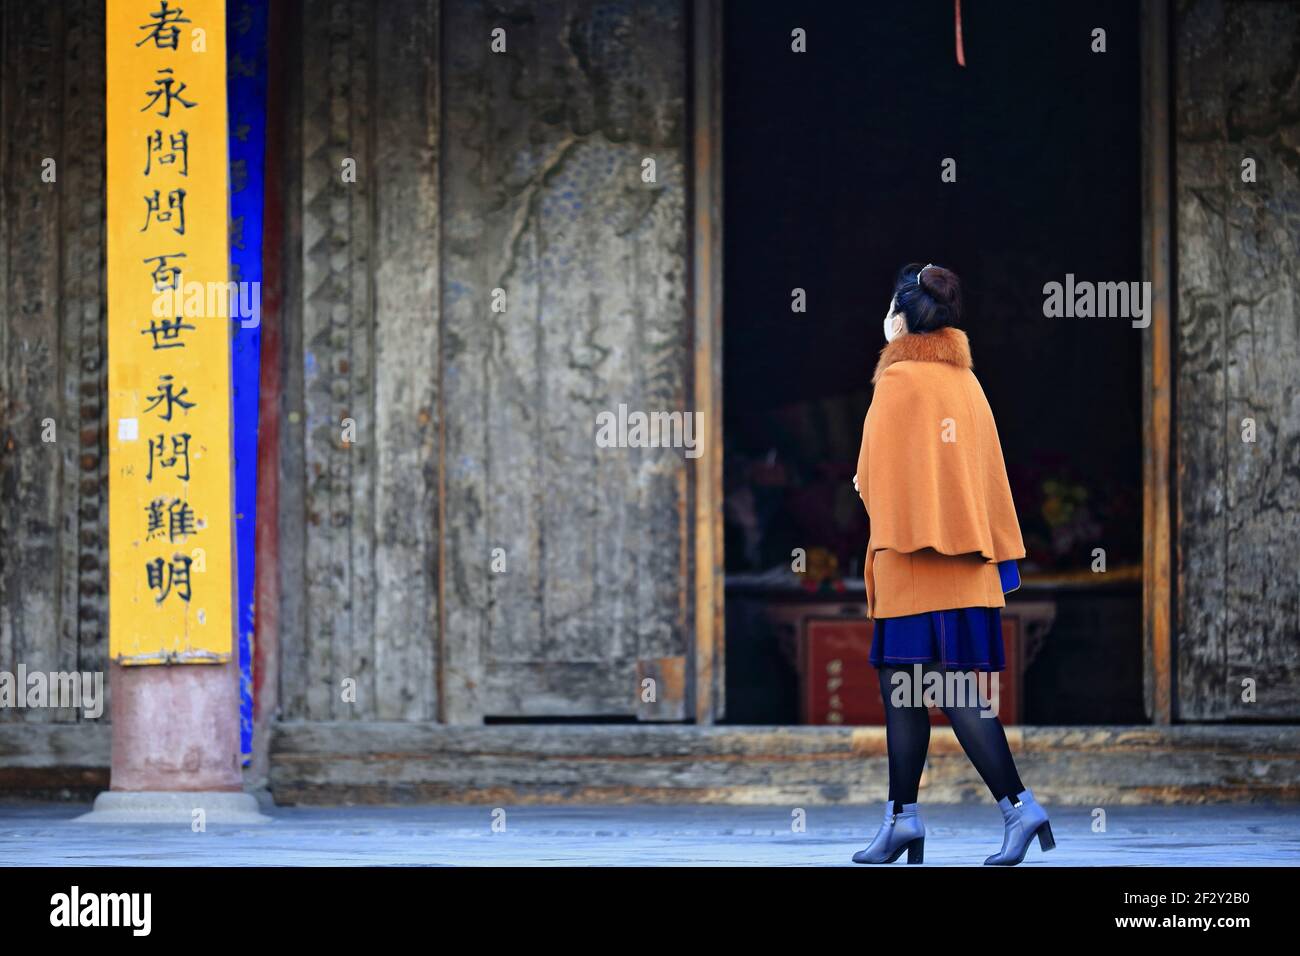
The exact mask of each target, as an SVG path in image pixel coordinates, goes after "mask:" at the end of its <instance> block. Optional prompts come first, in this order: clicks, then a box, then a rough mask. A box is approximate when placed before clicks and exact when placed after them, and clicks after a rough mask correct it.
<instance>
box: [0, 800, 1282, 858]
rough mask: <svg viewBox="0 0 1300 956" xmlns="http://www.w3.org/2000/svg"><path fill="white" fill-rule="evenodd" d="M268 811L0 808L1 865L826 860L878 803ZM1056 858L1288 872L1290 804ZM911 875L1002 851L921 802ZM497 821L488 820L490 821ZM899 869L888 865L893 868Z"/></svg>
mask: <svg viewBox="0 0 1300 956" xmlns="http://www.w3.org/2000/svg"><path fill="white" fill-rule="evenodd" d="M494 809H495V808H493V807H487V806H420V807H346V808H320V807H280V808H275V809H271V810H268V811H265V812H268V813H269V814H270V815H271V816H272V817H273V818H274V819H273V822H272V823H269V824H266V825H263V826H251V827H217V826H213V827H210V828H209V829H208V831H207V832H205V833H193V832H191V831H190V829H189V827H188V826H177V827H173V826H167V825H157V824H155V825H152V826H91V825H87V824H81V823H73V822H71V821H72V818H73V817H75V816H77V815H79V814H81V813H84V812H86V811H87V810H89V805H86V804H70V803H46V804H0V866H12V865H20V866H51V865H63V866H97V865H125V866H133V865H152V866H205V865H222V866H279V865H294V866H320V865H332V866H352V865H376V864H377V865H396V866H439V865H456V866H482V865H493V866H538V865H541V866H603V865H669V866H696V865H723V866H809V865H816V866H840V865H849V866H852V864H851V863H850V862H849V858H850V857H851V856H852V854H853V853H854V851H856V850H858V849H861V848H862V847H863V846H865V845H866V844H867V842H868V841H869V839H870V837H871V835H872V834H873V833H874V832H875V829H876V826H877V825H878V824H879V821H880V817H881V814H882V812H883V806H881V807H877V806H871V807H846V806H831V807H817V806H812V807H808V808H806V810H807V830H806V832H804V833H795V832H792V831H791V820H792V817H791V811H792V809H794V808H792V807H755V806H717V805H710V806H699V805H678V806H658V805H653V806H645V805H640V806H512V807H505V808H504V809H505V824H506V827H505V831H504V832H499V833H494V832H493V831H492V820H493V810H494ZM1047 809H1048V812H1049V813H1051V815H1052V831H1053V833H1054V834H1055V836H1056V849H1055V850H1053V851H1051V852H1050V853H1046V854H1044V853H1042V852H1041V851H1040V850H1039V849H1038V845H1037V843H1036V842H1035V843H1034V845H1033V846H1032V847H1031V848H1030V850H1029V853H1028V855H1027V856H1026V857H1025V863H1024V864H1022V866H1025V865H1028V866H1198V867H1204V866H1241V865H1284V866H1295V865H1300V807H1295V806H1287V805H1283V806H1267V805H1203V806H1177V807H1170V806H1148V807H1131V806H1115V807H1111V808H1107V819H1106V832H1104V833H1094V832H1093V831H1092V808H1089V807H1052V806H1050V805H1048V806H1047ZM922 813H923V814H924V817H925V822H926V827H927V831H928V832H927V837H926V846H925V865H927V866H970V865H976V866H978V865H981V864H982V863H983V860H984V858H985V857H986V856H987V855H988V854H990V853H992V852H994V851H995V850H997V849H998V847H999V845H1000V844H1001V841H1002V818H1001V815H1000V814H999V813H998V810H997V808H996V807H995V806H994V805H993V804H992V803H991V802H990V803H988V804H969V805H967V804H959V805H931V806H926V805H924V804H923V805H922ZM498 816H499V814H498ZM894 865H895V866H899V867H903V866H905V864H904V863H903V861H902V860H900V861H899V862H898V863H895V864H894Z"/></svg>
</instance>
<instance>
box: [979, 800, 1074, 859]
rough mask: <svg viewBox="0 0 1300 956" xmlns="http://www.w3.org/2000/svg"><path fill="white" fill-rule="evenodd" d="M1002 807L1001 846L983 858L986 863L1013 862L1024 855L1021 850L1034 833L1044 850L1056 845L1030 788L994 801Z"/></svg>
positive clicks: (1043, 812) (1044, 813)
mask: <svg viewBox="0 0 1300 956" xmlns="http://www.w3.org/2000/svg"><path fill="white" fill-rule="evenodd" d="M998 808H999V809H1000V810H1001V811H1002V822H1003V825H1004V830H1003V834H1002V849H1001V850H999V851H998V852H997V853H994V854H993V855H992V856H991V857H989V858H988V859H987V860H985V861H984V863H985V864H986V865H988V866H1015V865H1016V864H1018V863H1019V862H1020V861H1021V860H1023V859H1024V858H1025V851H1026V850H1028V849H1029V844H1030V843H1031V842H1033V839H1034V837H1035V836H1036V837H1038V846H1039V847H1040V848H1041V849H1042V851H1043V852H1044V853H1046V852H1047V851H1048V850H1050V849H1052V848H1053V847H1054V846H1056V840H1055V839H1053V838H1052V825H1051V824H1050V823H1049V822H1048V821H1047V811H1046V810H1044V809H1043V808H1042V807H1041V806H1039V805H1038V801H1037V800H1035V799H1034V794H1033V791H1031V790H1029V789H1028V788H1026V789H1025V790H1022V791H1021V792H1020V793H1019V794H1018V795H1017V796H1016V799H1015V802H1012V801H1011V800H1010V799H1008V798H1007V797H1003V798H1002V799H1001V800H999V801H998Z"/></svg>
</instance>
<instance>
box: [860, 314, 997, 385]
mask: <svg viewBox="0 0 1300 956" xmlns="http://www.w3.org/2000/svg"><path fill="white" fill-rule="evenodd" d="M895 362H947V363H948V364H950V365H957V366H959V367H961V368H973V367H974V363H973V362H972V361H971V357H970V341H969V340H968V339H967V338H966V333H965V332H963V331H962V330H961V329H958V328H953V327H952V326H948V327H947V328H943V329H937V330H936V331H934V332H909V333H907V334H906V335H901V336H899V337H898V338H896V339H894V341H892V342H890V343H889V344H888V345H886V346H885V347H884V348H883V349H881V350H880V361H879V362H877V363H876V373H875V374H874V375H872V376H871V384H873V385H874V384H875V383H876V382H878V381H880V376H881V375H884V374H885V369H887V368H889V366H891V365H893V364H894V363H895Z"/></svg>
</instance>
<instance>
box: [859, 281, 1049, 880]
mask: <svg viewBox="0 0 1300 956" xmlns="http://www.w3.org/2000/svg"><path fill="white" fill-rule="evenodd" d="M961 319H962V298H961V285H960V283H959V281H958V279H957V276H956V275H955V274H954V273H952V272H950V271H949V270H947V269H944V268H941V267H939V266H935V265H926V266H921V265H919V264H912V265H908V266H904V267H903V269H902V270H901V271H900V272H899V274H898V278H897V280H896V282H895V286H894V296H893V299H892V300H891V301H890V304H889V311H888V312H887V313H886V315H885V339H886V341H887V344H886V345H885V347H884V349H883V350H882V351H881V353H880V361H879V363H878V364H877V366H876V371H875V374H874V376H873V377H872V383H873V384H874V386H875V392H874V394H873V396H872V400H871V407H870V408H869V409H868V410H867V417H866V422H865V423H864V425H863V432H862V448H861V451H860V452H859V455H858V469H857V475H856V476H855V478H854V485H855V487H856V488H857V490H858V493H859V495H861V497H862V502H863V504H864V505H865V506H866V508H867V513H868V516H869V517H870V522H871V537H870V541H869V542H868V544H867V559H866V573H865V576H866V586H867V613H868V614H869V615H870V616H871V618H872V619H873V621H874V628H873V639H872V646H871V663H872V664H873V665H874V666H876V667H877V668H878V669H879V672H880V690H881V694H882V695H883V697H884V703H885V735H886V740H887V743H888V748H889V799H888V802H887V803H886V804H885V819H884V823H882V824H881V827H880V830H879V832H877V834H876V837H875V839H874V840H872V842H871V845H870V846H868V847H867V848H866V849H864V850H861V851H859V852H858V853H856V854H855V855H854V857H853V861H854V862H855V863H892V862H894V861H895V860H897V859H898V858H899V857H900V856H901V855H902V854H903V852H904V851H906V852H907V855H908V857H907V862H908V863H920V862H921V861H922V860H923V859H924V850H925V824H924V823H923V822H922V820H921V812H920V807H919V804H918V802H917V790H918V788H919V786H920V781H921V771H922V769H923V768H924V766H925V756H926V751H927V749H928V748H929V743H930V718H929V712H928V709H927V707H926V706H925V704H924V703H918V701H922V700H925V699H928V698H927V697H925V696H923V694H922V693H921V690H920V689H919V688H917V687H915V686H914V685H915V684H916V683H917V682H918V681H920V682H921V684H922V687H925V688H929V689H930V692H932V693H937V694H938V696H939V700H938V701H937V703H938V706H940V707H942V709H943V712H944V714H945V715H946V716H947V718H948V720H949V722H950V723H951V724H952V727H953V731H954V732H955V734H956V736H957V740H958V741H959V742H960V743H961V746H962V749H963V750H964V751H965V752H966V755H967V756H968V757H969V758H970V760H971V763H972V764H974V765H975V769H976V770H977V771H978V772H979V774H980V776H981V777H982V778H983V780H984V783H985V784H986V785H987V786H988V788H989V792H990V793H991V794H992V796H993V798H994V799H995V800H996V801H997V803H998V806H999V808H1000V809H1001V810H1002V817H1003V822H1004V824H1005V828H1004V834H1003V840H1002V849H1001V850H999V851H998V852H997V853H995V854H993V855H992V856H990V857H989V858H988V859H986V860H985V861H984V862H985V863H987V864H992V865H1002V866H1015V865H1016V864H1018V863H1020V861H1021V860H1023V859H1024V857H1025V851H1026V849H1027V848H1028V846H1029V843H1030V842H1031V841H1032V840H1033V838H1034V837H1035V836H1037V837H1038V841H1039V846H1040V847H1041V848H1042V849H1043V850H1044V851H1046V850H1050V849H1051V848H1052V847H1053V846H1054V845H1055V844H1054V841H1053V838H1052V828H1051V824H1050V823H1049V822H1048V818H1047V813H1046V811H1044V810H1043V808H1042V807H1041V806H1039V804H1038V802H1037V801H1036V800H1035V799H1034V795H1033V793H1032V792H1031V791H1030V790H1029V789H1028V788H1027V787H1025V786H1024V784H1023V783H1022V782H1021V780H1020V777H1019V775H1018V773H1017V771H1016V764H1015V760H1014V758H1013V757H1012V756H1011V748H1010V747H1009V746H1008V744H1007V737H1006V733H1005V732H1004V731H1003V729H1002V723H1001V721H999V720H998V718H997V717H996V715H994V714H993V713H992V711H991V709H990V708H989V707H988V702H987V700H986V699H980V695H978V694H975V695H971V694H966V695H961V694H959V693H957V691H959V690H960V689H961V688H962V687H966V688H968V689H969V688H970V687H971V686H972V685H973V684H976V683H977V681H976V680H974V679H973V678H976V677H979V676H980V675H983V677H984V679H985V680H987V677H988V675H990V674H992V673H994V672H997V671H1001V670H1003V669H1004V668H1005V666H1006V663H1005V656H1004V649H1003V646H1002V626H1001V611H1000V609H1001V608H1003V607H1005V606H1006V600H1005V598H1004V597H1003V595H1004V593H1005V592H1006V591H1009V590H1014V589H1015V587H1017V586H1019V576H1018V572H1017V568H1016V560H1017V559H1019V558H1023V557H1024V556H1025V546H1024V542H1023V541H1022V540H1021V536H1020V525H1019V523H1018V522H1017V520H1016V512H1015V506H1014V504H1013V503H1012V500H1011V488H1010V485H1009V483H1008V481H1007V474H1006V466H1005V464H1004V462H1003V459H1002V448H1001V444H1000V443H999V440H998V432H997V426H996V425H995V423H994V421H993V413H992V411H991V410H990V408H989V404H988V400H987V399H986V398H985V396H984V391H983V389H982V388H981V387H980V384H979V381H978V380H977V379H976V378H975V375H974V373H973V372H972V367H973V365H972V362H971V353H970V345H969V342H968V340H967V338H966V333H965V332H963V331H961V329H959V328H957V325H958V324H959V323H960V322H961ZM971 696H974V697H975V699H974V700H971V699H969V698H970V697H971ZM958 697H962V698H964V699H957V698H958Z"/></svg>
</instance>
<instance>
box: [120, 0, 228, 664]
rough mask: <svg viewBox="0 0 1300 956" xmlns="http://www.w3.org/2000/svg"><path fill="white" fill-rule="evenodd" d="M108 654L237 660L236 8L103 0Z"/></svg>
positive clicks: (149, 659)
mask: <svg viewBox="0 0 1300 956" xmlns="http://www.w3.org/2000/svg"><path fill="white" fill-rule="evenodd" d="M105 10H106V28H107V44H108V45H107V60H108V72H107V120H108V414H109V436H108V447H109V485H108V490H109V552H110V554H109V655H110V656H111V657H112V659H113V660H115V661H118V662H121V663H124V664H160V663H214V662H221V661H227V660H229V659H230V654H231V646H232V635H233V629H234V626H233V614H232V611H233V603H234V602H233V597H232V588H233V584H232V582H233V578H234V575H233V568H232V512H233V504H232V497H231V457H230V456H231V421H230V417H231V413H230V407H231V404H230V403H231V395H230V339H231V328H230V322H231V319H230V300H229V293H230V292H231V291H232V290H231V289H230V288H229V286H228V285H227V278H228V261H229V260H228V252H227V243H228V236H229V233H228V228H229V227H228V222H227V210H228V208H229V206H228V200H227V178H226V177H227V164H226V135H227V134H226V36H225V31H226V12H225V4H224V0H105Z"/></svg>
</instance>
